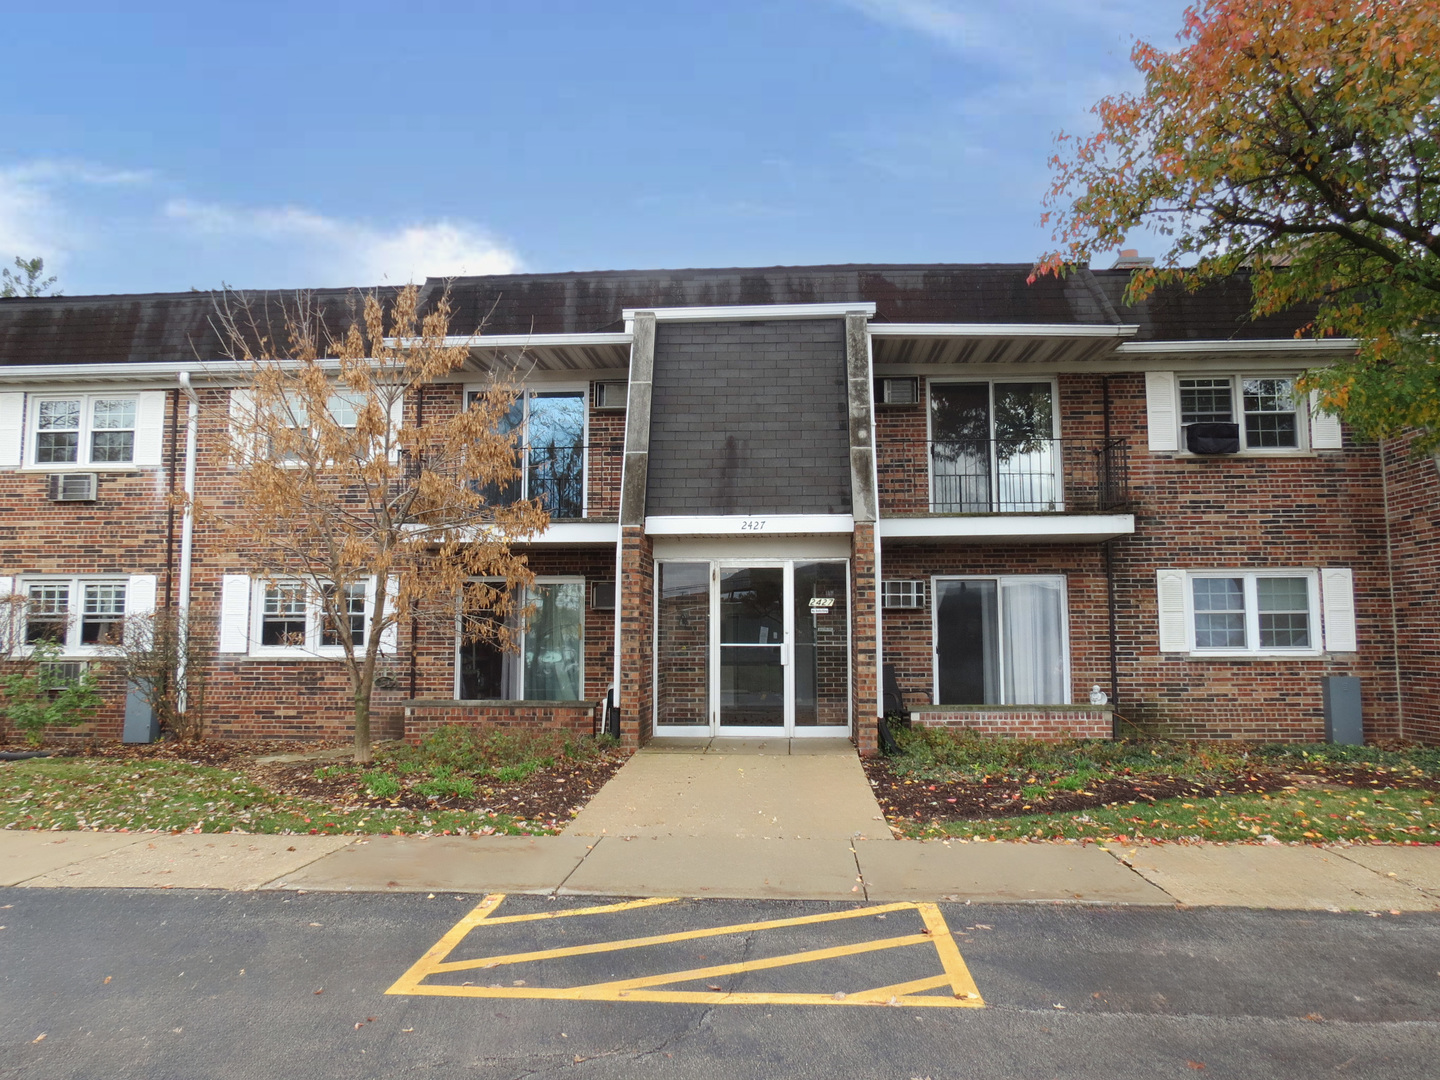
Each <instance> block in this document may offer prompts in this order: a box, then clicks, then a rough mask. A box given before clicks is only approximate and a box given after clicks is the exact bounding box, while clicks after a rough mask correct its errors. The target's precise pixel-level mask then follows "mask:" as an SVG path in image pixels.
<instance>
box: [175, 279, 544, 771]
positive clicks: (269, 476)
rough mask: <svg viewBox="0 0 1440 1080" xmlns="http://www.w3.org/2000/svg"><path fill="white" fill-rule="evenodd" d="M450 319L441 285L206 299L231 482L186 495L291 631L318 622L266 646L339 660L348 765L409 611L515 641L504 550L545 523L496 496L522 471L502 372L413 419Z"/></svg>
mask: <svg viewBox="0 0 1440 1080" xmlns="http://www.w3.org/2000/svg"><path fill="white" fill-rule="evenodd" d="M450 316H451V309H450V301H449V295H448V292H446V293H444V294H442V295H440V296H439V297H438V298H436V299H435V300H433V302H431V303H430V304H429V306H428V307H425V308H422V305H421V298H420V293H419V289H418V288H417V287H416V286H414V285H407V286H406V287H405V288H403V289H400V290H398V291H396V292H395V293H393V294H390V295H387V296H384V297H382V296H380V295H377V294H375V293H370V294H367V295H364V296H356V297H355V298H354V302H353V304H352V310H350V311H349V312H335V311H329V312H327V311H325V310H323V309H322V308H321V307H320V305H319V304H318V302H317V301H316V299H315V297H314V296H313V295H311V294H305V293H302V294H299V295H297V296H296V297H295V298H294V299H293V300H290V301H287V302H286V303H284V304H283V305H281V306H280V309H279V313H278V315H277V314H276V308H275V305H274V304H273V303H264V302H261V301H254V302H252V298H249V297H247V296H245V295H243V294H235V293H225V294H222V295H221V296H220V297H219V298H218V300H217V305H216V320H215V321H216V323H217V329H218V331H219V334H220V337H221V339H222V341H223V342H224V343H225V350H226V352H227V355H228V357H229V358H230V359H233V360H236V361H241V362H244V363H245V364H248V366H249V370H250V378H249V381H248V384H247V385H245V386H243V387H240V388H237V390H235V391H232V394H231V401H230V406H229V411H228V415H227V417H226V418H225V427H226V430H228V432H229V443H230V446H229V455H230V459H231V461H232V463H233V467H234V469H235V475H234V489H233V491H231V492H228V493H227V496H226V498H225V499H223V500H219V501H217V502H216V503H215V504H214V505H211V504H208V503H206V502H204V501H203V500H202V501H199V502H198V503H197V505H198V507H199V509H200V511H201V513H202V515H203V519H204V520H205V521H206V522H207V523H208V524H209V525H210V526H212V527H214V528H217V529H219V530H220V531H221V532H222V534H223V535H224V536H225V537H226V538H227V539H228V540H229V544H230V547H231V549H232V550H233V552H234V556H235V558H236V559H237V561H239V562H240V563H241V564H242V565H243V566H244V567H245V568H246V569H247V570H250V571H252V572H254V573H256V574H257V575H258V576H259V577H260V578H261V579H262V580H264V581H265V582H267V590H271V591H267V594H266V596H267V600H266V602H267V604H269V603H270V600H271V597H272V592H273V599H274V604H275V607H276V609H277V611H279V612H280V613H281V614H282V615H284V614H286V613H289V614H290V615H292V616H293V617H295V618H296V620H297V622H296V625H297V626H300V625H309V621H307V619H306V612H307V611H313V612H314V613H315V615H316V616H317V617H318V618H317V619H316V620H313V621H315V622H316V625H317V629H318V630H319V634H318V635H314V634H310V633H308V632H298V633H297V634H296V635H295V636H296V637H297V639H298V640H296V641H293V642H292V641H283V642H277V643H275V644H282V645H287V646H290V647H295V648H310V647H313V646H314V645H315V644H316V640H315V639H316V638H317V637H318V641H319V643H320V645H321V647H322V649H328V651H326V652H325V655H330V656H335V657H336V658H337V659H338V660H340V661H341V662H342V663H343V665H344V667H345V671H346V673H347V674H348V676H349V681H350V690H351V702H352V706H353V713H354V726H355V731H354V744H355V760H356V761H360V762H366V761H369V760H370V759H371V741H370V704H371V696H372V693H373V689H374V686H375V678H376V675H377V673H378V671H379V670H380V666H381V664H382V661H383V657H384V652H385V649H386V644H385V643H386V642H387V641H392V642H393V641H394V640H395V639H396V637H397V634H396V630H397V628H398V627H399V626H401V625H409V624H411V621H412V620H416V621H424V622H428V623H431V624H433V625H436V626H438V627H439V628H440V629H441V630H442V631H443V632H445V633H448V634H453V633H455V627H456V625H457V623H458V624H459V625H460V627H461V632H462V634H463V635H464V636H465V638H466V639H467V640H475V639H478V638H488V639H491V640H495V641H497V643H499V644H500V645H501V646H502V647H513V645H514V642H513V641H512V639H511V631H510V630H509V629H508V626H509V625H510V623H511V622H513V620H508V619H507V617H508V616H511V615H515V614H517V611H516V604H515V600H514V598H515V597H517V596H519V595H521V589H520V588H519V587H520V586H524V585H528V584H529V583H530V582H531V580H532V578H533V575H532V574H531V572H530V570H529V568H528V566H527V565H526V560H525V558H524V556H523V555H520V554H517V553H515V552H514V551H513V550H512V549H511V545H513V544H516V543H520V542H524V541H525V540H528V539H529V538H530V537H532V536H534V535H535V534H536V533H538V532H540V531H541V530H543V529H544V528H545V526H546V525H547V524H548V523H549V516H548V515H547V513H546V512H545V510H544V509H543V507H542V506H541V505H540V503H539V501H538V500H516V499H511V498H505V497H503V496H498V495H496V493H503V492H505V491H507V490H513V488H514V482H515V481H516V480H517V479H518V478H519V476H520V471H519V464H518V456H517V449H516V446H515V433H514V432H513V431H511V430H509V428H508V427H507V425H506V424H505V422H504V421H505V419H506V418H507V416H508V415H509V413H510V410H511V407H512V406H513V404H514V402H515V397H516V394H517V389H516V384H515V382H514V380H513V378H511V377H508V376H507V377H492V379H491V382H490V385H489V386H488V388H486V389H485V390H484V391H482V392H480V393H478V394H475V395H474V396H473V397H472V398H471V399H470V400H469V402H468V407H466V408H461V409H457V410H441V409H436V408H434V407H433V406H432V408H431V409H430V410H429V411H428V412H427V413H426V415H425V416H424V423H423V424H416V423H415V420H416V417H417V409H416V402H417V400H418V399H419V398H420V396H421V395H422V394H423V393H424V392H425V391H426V389H427V388H429V387H432V386H434V385H435V384H436V383H444V382H447V381H452V380H453V379H454V378H455V374H456V372H457V370H458V369H459V368H460V367H461V366H462V365H463V364H464V363H465V362H466V361H467V360H468V359H469V357H470V352H469V348H468V346H467V345H466V344H465V343H464V342H463V341H462V342H458V343H457V342H456V341H455V340H454V339H453V338H450V337H449V336H448V335H449V324H450ZM513 374H514V373H510V375H513ZM487 495H489V496H495V497H493V498H490V497H487ZM521 614H523V613H521ZM281 625H284V624H283V622H282V623H281Z"/></svg>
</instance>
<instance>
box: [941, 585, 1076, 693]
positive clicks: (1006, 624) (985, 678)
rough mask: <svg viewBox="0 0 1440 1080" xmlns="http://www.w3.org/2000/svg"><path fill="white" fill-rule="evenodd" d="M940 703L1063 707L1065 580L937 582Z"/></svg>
mask: <svg viewBox="0 0 1440 1080" xmlns="http://www.w3.org/2000/svg"><path fill="white" fill-rule="evenodd" d="M934 597H935V659H936V687H935V694H936V703H937V704H940V705H1063V704H1065V703H1066V701H1067V700H1068V698H1069V680H1068V677H1067V667H1068V664H1067V655H1066V641H1067V633H1066V614H1065V579H1064V578H1062V577H1041V576H1023V577H1022V576H1015V577H999V576H997V577H967V578H936V580H935V589H934Z"/></svg>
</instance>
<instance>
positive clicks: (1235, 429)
mask: <svg viewBox="0 0 1440 1080" xmlns="http://www.w3.org/2000/svg"><path fill="white" fill-rule="evenodd" d="M1185 449H1187V450H1189V451H1190V453H1192V454H1236V453H1239V452H1240V425H1239V424H1186V425H1185Z"/></svg>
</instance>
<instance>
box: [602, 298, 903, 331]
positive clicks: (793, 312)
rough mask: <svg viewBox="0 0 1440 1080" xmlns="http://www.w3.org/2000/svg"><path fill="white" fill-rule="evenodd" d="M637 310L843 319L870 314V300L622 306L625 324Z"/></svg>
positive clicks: (667, 314)
mask: <svg viewBox="0 0 1440 1080" xmlns="http://www.w3.org/2000/svg"><path fill="white" fill-rule="evenodd" d="M637 312H646V313H648V314H651V315H654V316H655V319H656V321H657V322H729V321H736V320H742V319H743V320H747V321H754V320H756V319H843V318H844V317H845V316H846V315H864V316H865V317H866V318H870V317H873V316H874V314H875V305H874V303H872V302H870V301H864V302H861V301H858V300H857V301H856V302H855V303H853V304H736V305H733V306H729V307H672V308H625V309H624V312H623V314H624V318H625V324H626V325H627V326H629V325H630V324H631V323H632V322H633V321H634V319H635V315H636V313H637Z"/></svg>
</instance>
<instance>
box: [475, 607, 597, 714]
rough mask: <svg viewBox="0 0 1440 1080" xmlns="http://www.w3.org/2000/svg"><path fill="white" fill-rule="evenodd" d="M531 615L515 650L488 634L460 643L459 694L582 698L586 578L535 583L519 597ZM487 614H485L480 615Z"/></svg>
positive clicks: (519, 632) (518, 631) (497, 697)
mask: <svg viewBox="0 0 1440 1080" xmlns="http://www.w3.org/2000/svg"><path fill="white" fill-rule="evenodd" d="M520 600H521V603H520V605H519V606H520V609H521V610H522V611H524V610H525V609H527V608H528V609H529V614H528V618H526V619H525V620H524V623H523V625H518V624H519V620H520V616H518V615H517V616H514V617H513V618H514V620H515V621H514V622H512V624H511V625H512V626H516V627H517V628H516V629H515V630H514V632H513V633H514V639H515V643H516V644H517V645H518V648H516V649H505V648H502V647H501V646H500V644H499V643H497V642H496V641H494V640H491V639H489V638H477V639H476V640H472V641H466V640H464V639H465V637H467V636H469V635H466V634H462V635H461V641H460V645H459V684H460V685H459V689H458V692H459V695H460V697H461V698H462V699H465V700H498V701H520V700H529V701H580V700H582V699H583V696H584V690H585V665H584V660H585V622H584V615H585V611H584V608H585V582H584V581H583V580H577V581H552V582H536V583H535V584H533V585H531V586H530V587H529V588H528V589H526V590H525V591H524V593H523V595H522V596H521V598H520ZM480 617H481V618H485V616H480Z"/></svg>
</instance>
